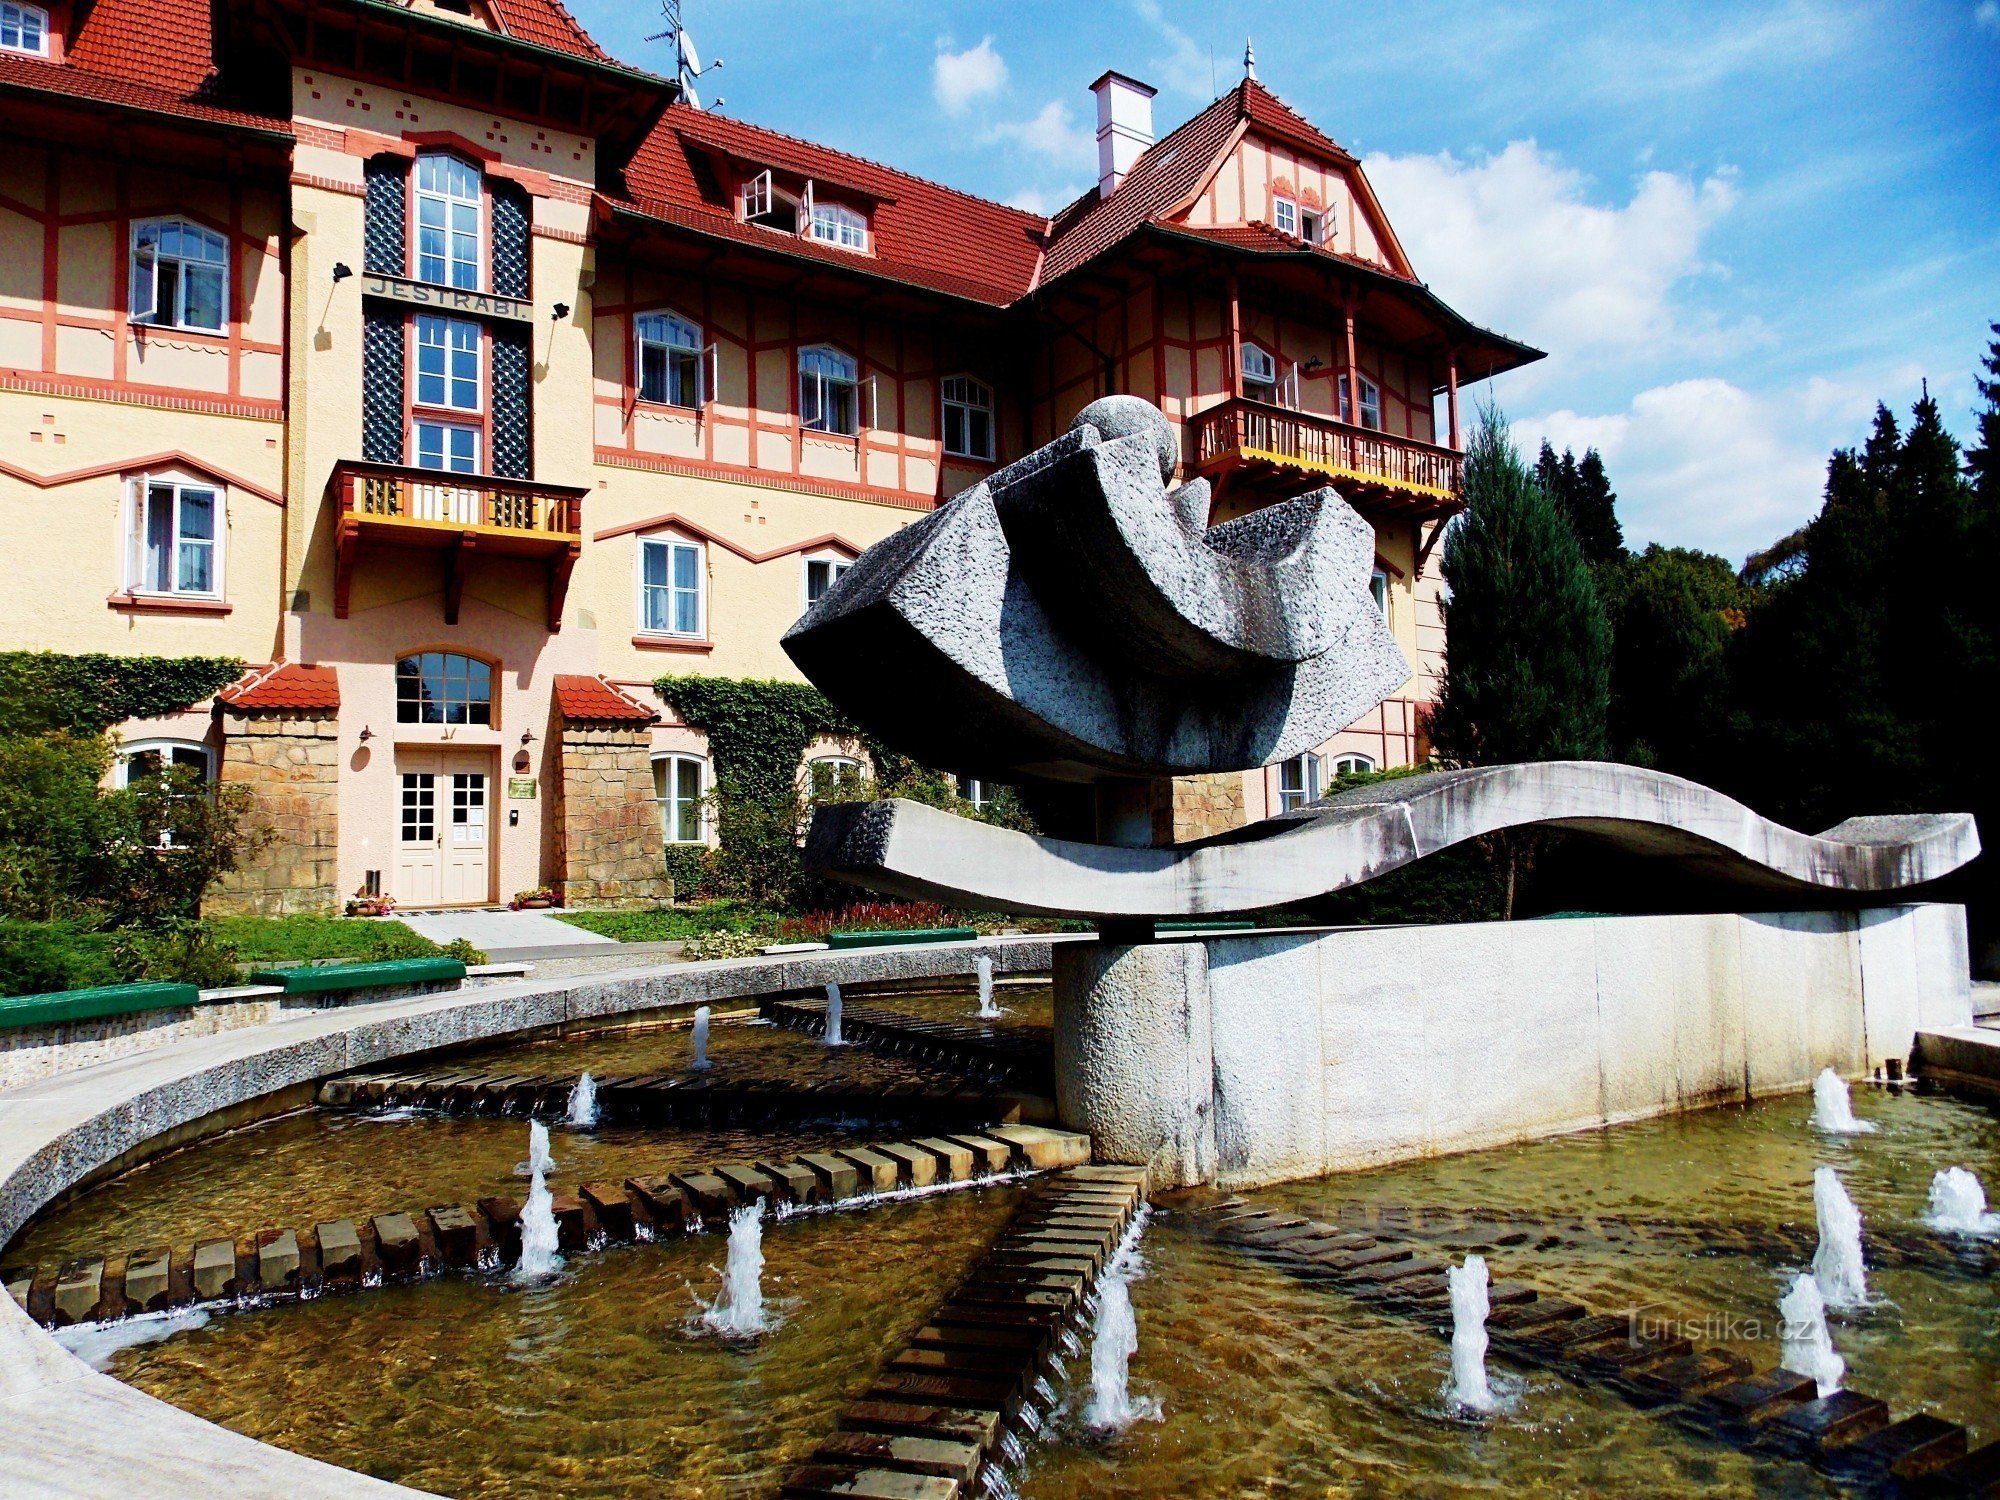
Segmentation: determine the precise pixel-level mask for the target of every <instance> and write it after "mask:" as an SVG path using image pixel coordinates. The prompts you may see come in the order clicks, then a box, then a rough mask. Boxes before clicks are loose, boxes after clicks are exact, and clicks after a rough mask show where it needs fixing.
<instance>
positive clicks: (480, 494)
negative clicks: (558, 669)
mask: <svg viewBox="0 0 2000 1500" xmlns="http://www.w3.org/2000/svg"><path fill="white" fill-rule="evenodd" d="M327 487H328V490H329V493H330V497H331V498H332V500H333V501H334V506H335V521H334V588H333V612H334V614H335V616H337V617H338V618H340V619H343V620H344V619H346V618H347V607H348V595H349V590H350V587H351V585H352V583H353V579H354V570H355V568H356V566H357V565H358V564H359V562H360V561H361V559H362V557H363V555H364V549H366V550H373V549H377V548H383V547H393V548H400V549H403V550H406V551H412V550H413V551H420V552H435V553H437V554H438V556H439V558H440V561H441V566H442V567H443V570H444V618H445V623H446V624H448V625H456V624H457V623H458V606H459V601H460V599H461V598H462V596H463V594H464V591H465V574H466V570H467V569H468V568H469V567H471V566H472V565H473V563H475V562H476V561H477V560H478V559H479V558H481V557H512V558H526V559H529V560H530V561H539V562H540V563H541V564H542V566H543V568H544V570H545V571H546V573H547V576H548V620H549V629H550V630H551V631H556V630H560V629H561V628H562V612H563V601H564V599H565V598H566V597H567V596H568V594H569V580H570V574H571V572H572V571H573V570H574V569H575V567H576V560H577V558H578V557H579V556H581V555H582V552H583V497H584V496H585V495H586V494H588V493H589V491H587V490H584V489H579V488H575V487H573V486H569V485H557V484H534V483H531V482H529V481H527V480H523V479H495V478H493V477H492V476H491V475H486V474H444V473H440V472H439V471H438V470H436V469H412V468H405V467H403V466H402V465H399V464H372V463H362V462H359V461H347V462H343V463H340V464H337V465H335V466H334V471H333V477H332V478H331V479H330V480H329V481H328V486H327Z"/></svg>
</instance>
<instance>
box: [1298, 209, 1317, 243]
mask: <svg viewBox="0 0 2000 1500" xmlns="http://www.w3.org/2000/svg"><path fill="white" fill-rule="evenodd" d="M1319 219H1320V216H1319V211H1318V210H1317V209H1311V208H1302V209H1300V210H1299V238H1300V239H1302V240H1304V241H1305V242H1306V243H1307V244H1308V245H1317V244H1318V243H1319Z"/></svg>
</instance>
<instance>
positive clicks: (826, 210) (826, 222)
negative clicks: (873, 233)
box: [806, 187, 868, 255]
mask: <svg viewBox="0 0 2000 1500" xmlns="http://www.w3.org/2000/svg"><path fill="white" fill-rule="evenodd" d="M807 190H808V191H811V189H810V187H808V189H807ZM806 233H808V234H809V235H811V236H812V237H813V238H814V239H816V240H818V241H819V242H820V243H821V244H823V245H833V246H835V247H837V248H839V249H842V250H858V251H860V252H861V253H862V254H863V255H866V254H867V253H868V215H866V214H864V213H863V212H861V210H860V209H858V208H849V207H848V206H847V205H846V204H845V203H822V202H819V201H814V202H813V205H812V216H811V217H810V218H809V219H807V221H806Z"/></svg>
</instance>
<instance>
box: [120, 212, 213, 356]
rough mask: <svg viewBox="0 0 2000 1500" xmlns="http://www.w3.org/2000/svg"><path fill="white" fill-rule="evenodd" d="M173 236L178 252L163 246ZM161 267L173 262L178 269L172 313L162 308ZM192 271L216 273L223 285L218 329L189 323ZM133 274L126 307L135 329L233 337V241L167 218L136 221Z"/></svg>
mask: <svg viewBox="0 0 2000 1500" xmlns="http://www.w3.org/2000/svg"><path fill="white" fill-rule="evenodd" d="M170 231H171V232H172V233H173V235H174V236H175V237H176V240H177V242H178V244H179V248H176V249H175V250H172V251H163V250H162V249H161V246H162V244H163V243H165V242H166V240H167V236H168V234H169V232H170ZM149 234H150V236H151V243H150V244H149V245H142V244H141V243H140V242H141V241H142V240H145V239H146V238H147V237H148V235H149ZM189 240H192V241H193V242H194V245H195V247H196V248H197V249H198V250H199V251H200V252H202V253H199V254H195V253H190V251H189V249H188V248H187V242H188V241H189ZM210 252H212V253H210ZM162 262H171V263H172V264H173V266H174V267H175V275H174V296H173V303H174V305H173V306H172V307H170V308H162V307H161V306H160V266H161V264H162ZM189 267H194V268H196V269H197V270H201V271H205V272H212V273H213V274H214V275H215V276H216V278H217V280H218V283H219V286H218V290H217V292H216V298H215V310H216V322H215V324H214V325H213V326H210V325H209V324H207V323H190V322H189V321H188V269H189ZM131 272H132V284H131V293H130V296H129V297H128V298H127V301H128V303H129V304H130V307H131V317H132V321H133V322H134V323H139V324H143V325H144V326H146V327H148V328H172V329H175V330H177V331H179V332H181V333H210V334H227V333H228V332H229V237H228V236H227V235H225V234H223V233H221V232H220V231H219V230H214V229H210V228H209V227H208V226H207V225H205V224H197V223H195V222H194V221H193V220H192V219H185V218H179V217H176V216H174V215H171V214H170V215H168V216H166V217H164V218H157V219H140V220H137V221H136V222H135V223H134V224H133V225H132V253H131Z"/></svg>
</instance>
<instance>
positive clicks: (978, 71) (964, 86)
mask: <svg viewBox="0 0 2000 1500" xmlns="http://www.w3.org/2000/svg"><path fill="white" fill-rule="evenodd" d="M949 45H950V44H949V42H940V43H938V52H937V56H936V57H935V58H933V59H932V61H931V92H932V93H933V94H935V95H936V96H937V102H938V103H939V104H940V105H941V106H943V108H944V112H945V113H946V114H948V115H962V114H964V113H965V112H966V110H967V109H969V108H970V107H971V106H972V102H973V101H974V100H975V99H983V98H985V97H986V96H987V95H989V94H997V93H999V92H1000V88H1001V86H1002V85H1003V84H1005V83H1006V82H1007V63H1006V60H1005V59H1004V58H1002V57H1001V56H1000V54H999V53H998V52H995V51H994V50H993V38H992V37H990V36H989V37H982V38H981V39H980V42H979V45H978V46H976V47H967V48H966V49H965V50H964V51H963V52H951V51H947V50H946V49H947V47H948V46H949Z"/></svg>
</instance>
